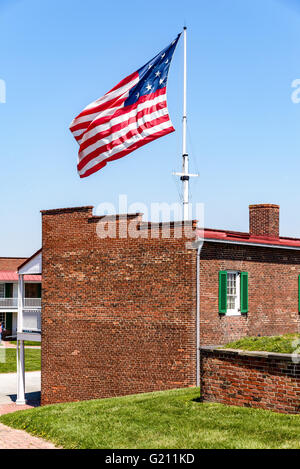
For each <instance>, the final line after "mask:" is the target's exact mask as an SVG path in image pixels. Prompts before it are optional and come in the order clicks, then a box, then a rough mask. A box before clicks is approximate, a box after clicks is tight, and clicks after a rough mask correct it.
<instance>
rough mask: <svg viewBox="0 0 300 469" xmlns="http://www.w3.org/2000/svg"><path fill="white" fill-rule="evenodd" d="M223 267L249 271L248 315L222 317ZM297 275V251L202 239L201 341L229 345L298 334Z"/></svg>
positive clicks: (299, 254) (299, 265)
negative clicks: (249, 338)
mask: <svg viewBox="0 0 300 469" xmlns="http://www.w3.org/2000/svg"><path fill="white" fill-rule="evenodd" d="M220 270H238V271H245V272H248V275H249V277H248V281H249V312H248V314H247V315H242V316H222V315H219V313H218V311H219V305H218V291H219V279H218V275H219V271H220ZM299 274H300V252H299V251H293V250H289V249H274V248H267V247H266V248H264V247H253V246H243V245H230V244H225V243H224V244H223V243H204V246H203V248H202V251H201V261H200V294H201V297H200V309H201V321H200V335H201V344H202V345H218V344H225V343H228V342H231V341H234V340H237V339H239V338H241V337H243V336H246V335H249V336H256V335H278V334H286V333H292V332H300V315H299V313H298V275H299Z"/></svg>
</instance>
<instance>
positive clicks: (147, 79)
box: [124, 34, 181, 106]
mask: <svg viewBox="0 0 300 469" xmlns="http://www.w3.org/2000/svg"><path fill="white" fill-rule="evenodd" d="M180 35H181V34H178V36H177V38H176V39H175V40H174V41H173V42H172V43H171V44H170V45H169V46H168V47H166V48H165V49H163V50H162V51H161V52H160V53H159V54H157V55H156V56H155V57H154V58H153V59H152V60H150V61H149V62H148V63H147V64H146V65H144V66H143V67H142V68H140V69H139V70H138V74H139V82H138V83H137V84H136V85H135V86H134V87H133V88H131V90H130V91H129V96H128V98H127V99H126V101H125V103H124V106H129V105H131V104H134V103H136V102H137V101H138V100H139V99H140V97H141V96H145V95H147V94H150V93H154V92H155V91H157V90H159V89H160V88H164V87H165V86H166V85H167V79H168V73H169V68H170V63H171V60H172V57H173V54H174V51H175V48H176V46H177V42H178V41H179V38H180Z"/></svg>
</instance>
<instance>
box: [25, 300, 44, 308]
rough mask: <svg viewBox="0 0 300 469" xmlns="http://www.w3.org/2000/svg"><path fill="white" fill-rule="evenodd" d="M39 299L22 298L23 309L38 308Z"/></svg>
mask: <svg viewBox="0 0 300 469" xmlns="http://www.w3.org/2000/svg"><path fill="white" fill-rule="evenodd" d="M41 304H42V300H41V298H24V308H40V307H41Z"/></svg>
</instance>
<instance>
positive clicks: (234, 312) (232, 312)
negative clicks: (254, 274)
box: [226, 270, 241, 316]
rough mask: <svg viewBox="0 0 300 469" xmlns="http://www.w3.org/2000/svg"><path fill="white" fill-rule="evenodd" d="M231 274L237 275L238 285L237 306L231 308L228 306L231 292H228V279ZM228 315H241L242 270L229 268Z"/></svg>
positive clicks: (236, 287)
mask: <svg viewBox="0 0 300 469" xmlns="http://www.w3.org/2000/svg"><path fill="white" fill-rule="evenodd" d="M230 274H231V275H232V274H234V275H236V285H235V290H236V294H235V295H234V296H235V308H233V309H230V308H228V297H229V296H230V294H229V293H228V286H229V285H228V280H229V278H230ZM226 315H227V316H241V272H240V271H239V270H227V312H226Z"/></svg>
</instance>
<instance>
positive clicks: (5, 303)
mask: <svg viewBox="0 0 300 469" xmlns="http://www.w3.org/2000/svg"><path fill="white" fill-rule="evenodd" d="M0 308H1V309H3V308H16V309H17V308H18V298H0Z"/></svg>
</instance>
